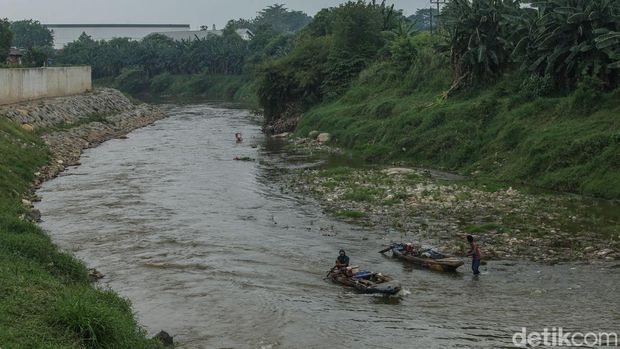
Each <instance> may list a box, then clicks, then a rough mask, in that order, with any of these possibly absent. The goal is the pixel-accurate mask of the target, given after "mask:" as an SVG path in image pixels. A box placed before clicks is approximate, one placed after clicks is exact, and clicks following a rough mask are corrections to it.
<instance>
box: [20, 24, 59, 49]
mask: <svg viewBox="0 0 620 349" xmlns="http://www.w3.org/2000/svg"><path fill="white" fill-rule="evenodd" d="M11 31H13V34H14V35H15V36H14V38H13V46H16V47H20V48H26V49H31V48H33V47H38V48H46V47H52V46H54V35H53V33H52V31H51V30H49V29H47V28H46V27H44V26H43V25H41V23H40V22H39V21H34V20H31V19H29V20H23V21H16V22H13V23H11Z"/></svg>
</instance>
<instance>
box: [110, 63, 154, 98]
mask: <svg viewBox="0 0 620 349" xmlns="http://www.w3.org/2000/svg"><path fill="white" fill-rule="evenodd" d="M114 83H115V84H116V86H117V87H118V89H119V90H121V91H123V92H127V93H130V94H140V93H144V92H145V91H147V90H148V88H149V80H148V76H147V74H146V72H145V71H144V70H142V69H125V70H123V72H122V73H121V74H120V75H119V76H117V77H116V79H114Z"/></svg>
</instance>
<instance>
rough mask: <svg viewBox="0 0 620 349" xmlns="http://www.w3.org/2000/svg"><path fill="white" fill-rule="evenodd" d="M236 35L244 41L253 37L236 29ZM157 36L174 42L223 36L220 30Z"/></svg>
mask: <svg viewBox="0 0 620 349" xmlns="http://www.w3.org/2000/svg"><path fill="white" fill-rule="evenodd" d="M236 33H237V34H238V35H239V36H240V37H241V38H242V39H243V40H246V41H249V40H252V38H253V37H254V33H252V31H251V30H249V29H237V30H236ZM158 34H162V35H165V36H167V37H169V38H171V39H173V40H175V41H194V40H203V39H206V38H207V37H209V36H211V35H217V36H221V35H222V34H223V31H222V30H216V29H213V30H187V31H169V32H160V33H158Z"/></svg>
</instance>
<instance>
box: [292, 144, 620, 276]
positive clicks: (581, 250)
mask: <svg viewBox="0 0 620 349" xmlns="http://www.w3.org/2000/svg"><path fill="white" fill-rule="evenodd" d="M289 149H291V151H296V152H306V153H312V154H316V153H320V152H323V153H329V154H338V153H339V152H340V151H339V150H338V149H337V148H334V147H329V146H327V145H324V144H321V142H317V141H315V140H311V139H296V140H293V141H292V142H291V143H290V146H289ZM285 187H286V190H291V191H293V192H297V193H301V194H304V195H310V196H312V197H314V198H315V199H317V200H318V201H319V202H320V203H321V205H322V206H323V208H324V209H325V210H326V211H327V212H330V213H331V214H332V215H334V216H336V217H339V218H341V219H344V220H347V221H349V222H352V223H354V224H360V225H367V226H373V227H377V228H379V229H396V230H397V231H399V232H401V235H402V237H403V240H405V241H416V242H420V243H423V244H429V245H434V246H437V247H438V248H439V249H440V250H442V251H444V252H446V253H450V254H454V255H457V256H464V255H465V254H466V251H467V250H468V245H467V244H466V242H465V237H466V235H468V234H472V235H474V236H475V237H476V238H477V239H478V240H479V241H480V245H481V248H482V249H483V254H484V259H487V260H490V259H502V260H519V259H526V260H531V261H535V262H541V263H546V264H554V263H558V262H569V261H582V262H595V261H614V260H619V259H620V232H618V231H617V230H615V228H614V227H617V221H616V222H611V223H609V224H607V225H606V224H605V223H607V222H601V221H600V219H599V218H597V217H591V216H589V215H588V214H585V213H584V212H587V203H586V202H584V203H581V206H582V207H580V209H574V207H573V206H579V205H580V202H579V200H580V199H579V198H577V199H576V196H571V195H564V194H551V193H544V194H531V193H528V192H526V191H525V190H521V189H515V188H512V187H508V188H500V189H495V188H488V187H487V186H485V185H481V184H475V185H474V184H473V183H472V181H470V180H466V179H463V178H459V176H454V175H450V174H444V173H441V172H437V171H432V170H428V169H419V168H399V167H392V168H390V167H384V168H355V169H354V168H349V167H339V168H327V169H318V170H317V169H310V170H309V169H302V170H297V171H294V172H292V173H291V175H290V176H289V177H288V180H287V183H286V184H285ZM569 207H573V208H571V209H569ZM614 223H615V224H616V225H614Z"/></svg>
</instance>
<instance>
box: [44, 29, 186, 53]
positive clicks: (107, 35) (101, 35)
mask: <svg viewBox="0 0 620 349" xmlns="http://www.w3.org/2000/svg"><path fill="white" fill-rule="evenodd" d="M44 26H45V27H47V28H48V29H50V30H52V31H53V32H54V47H55V48H56V49H61V48H63V47H65V46H66V45H67V44H68V43H70V42H73V41H75V40H77V39H78V38H79V37H80V35H82V33H86V34H87V35H90V36H91V37H92V38H93V40H111V39H114V38H129V39H132V40H142V39H143V38H144V37H146V36H147V35H149V34H153V33H159V32H168V33H172V32H177V31H184V32H188V31H189V29H190V26H189V24H44Z"/></svg>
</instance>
